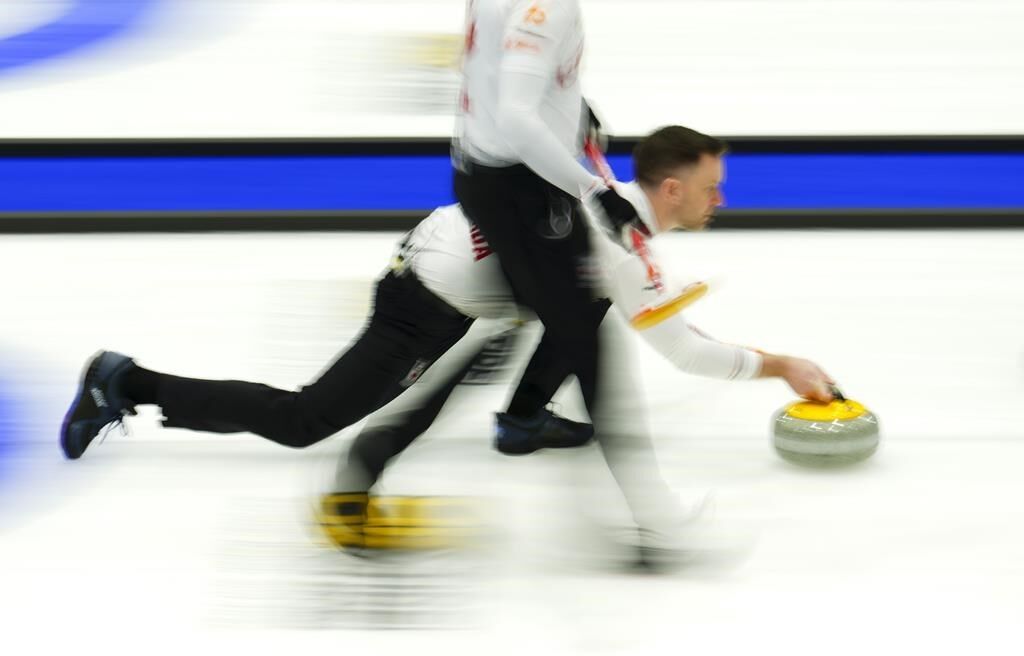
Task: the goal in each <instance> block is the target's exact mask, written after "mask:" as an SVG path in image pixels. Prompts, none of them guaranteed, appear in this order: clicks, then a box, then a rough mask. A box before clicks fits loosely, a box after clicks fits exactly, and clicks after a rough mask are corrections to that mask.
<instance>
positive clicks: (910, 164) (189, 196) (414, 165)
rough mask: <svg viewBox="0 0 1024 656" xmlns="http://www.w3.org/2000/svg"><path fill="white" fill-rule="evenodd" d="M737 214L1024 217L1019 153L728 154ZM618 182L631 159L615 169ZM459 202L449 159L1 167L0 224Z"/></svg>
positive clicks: (107, 161)
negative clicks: (988, 212)
mask: <svg viewBox="0 0 1024 656" xmlns="http://www.w3.org/2000/svg"><path fill="white" fill-rule="evenodd" d="M727 162H728V165H727V178H726V183H725V195H726V199H727V202H728V204H727V207H729V208H732V209H739V210H773V209H774V210H786V209H799V208H814V209H849V210H858V209H958V208H964V209H1020V208H1024V153H1019V154H1017V153H1010V154H991V153H987V154H959V153H958V154H943V153H936V154H932V153H927V154H845V155H837V154H790V155H785V154H733V155H730V156H729V158H728V160H727ZM612 165H613V167H614V168H615V169H616V171H617V173H618V175H619V177H620V178H622V179H628V178H629V177H631V166H630V162H629V158H628V156H618V157H613V158H612ZM451 202H453V200H452V193H451V169H450V164H449V162H448V158H447V157H445V156H441V155H422V156H393V155H389V156H341V155H339V156H315V157H309V156H306V157H292V156H288V157H285V156H258V157H256V156H246V157H234V156H233V157H223V156H222V157H214V156H203V157H177V156H176V157H82V158H54V157H24V158H17V157H11V158H0V213H4V212H6V213H12V212H76V211H82V212H106V211H110V212H132V211H139V212H144V211H177V212H203V211H233V210H235V211H261V210H262V211H288V210H296V211H317V210H321V211H346V210H347V211H353V210H354V211H361V210H385V211H406V210H414V211H419V210H429V209H432V208H434V207H437V206H438V205H444V204H447V203H451Z"/></svg>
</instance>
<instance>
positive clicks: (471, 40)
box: [466, 21, 476, 55]
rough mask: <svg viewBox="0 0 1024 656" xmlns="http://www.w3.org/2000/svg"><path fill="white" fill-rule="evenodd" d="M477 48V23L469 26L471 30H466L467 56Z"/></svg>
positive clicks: (474, 22)
mask: <svg viewBox="0 0 1024 656" xmlns="http://www.w3.org/2000/svg"><path fill="white" fill-rule="evenodd" d="M475 47H476V21H473V22H472V23H470V24H469V29H468V30H466V54H467V55H469V54H472V52H473V48H475Z"/></svg>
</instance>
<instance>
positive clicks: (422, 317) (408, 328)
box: [158, 274, 472, 447]
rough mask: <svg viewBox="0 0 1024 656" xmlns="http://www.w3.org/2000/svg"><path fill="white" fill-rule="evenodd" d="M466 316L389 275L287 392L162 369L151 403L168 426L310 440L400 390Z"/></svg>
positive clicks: (464, 326) (449, 341) (295, 442)
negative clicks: (302, 381) (327, 354)
mask: <svg viewBox="0 0 1024 656" xmlns="http://www.w3.org/2000/svg"><path fill="white" fill-rule="evenodd" d="M471 323H472V320H471V319H469V318H467V317H465V316H463V315H461V314H458V313H457V312H455V311H454V310H453V309H451V308H449V307H447V306H445V305H444V304H443V303H442V302H441V301H440V300H439V299H437V298H436V297H433V296H432V295H430V293H429V292H427V291H426V290H425V289H424V288H423V287H422V285H420V283H419V282H418V281H416V280H415V279H414V278H411V277H404V278H399V277H396V276H395V275H393V274H388V276H386V277H385V278H384V279H382V280H381V281H380V283H379V284H378V286H377V295H376V304H375V308H374V313H373V316H372V317H371V318H370V321H369V323H368V325H367V326H366V328H365V329H364V331H363V333H362V335H361V336H360V337H359V339H358V340H357V341H356V342H355V343H354V344H353V345H352V346H351V347H350V348H349V349H348V350H347V351H345V352H344V353H343V354H342V355H341V356H340V357H339V358H338V359H337V360H336V361H335V362H334V364H332V365H331V366H330V367H329V368H328V369H327V370H326V371H325V372H324V373H323V375H321V376H320V378H319V379H318V380H317V381H316V382H314V383H313V384H311V385H309V386H307V387H304V388H302V389H301V390H299V391H297V392H290V391H285V390H279V389H275V388H273V387H269V386H267V385H261V384H257V383H249V382H244V381H209V380H198V379H192V378H180V377H177V376H167V375H163V376H161V380H160V384H159V388H158V404H159V405H160V406H161V408H162V409H163V412H164V415H165V417H166V418H167V419H166V421H165V422H164V423H165V425H166V426H169V427H178V428H188V429H191V430H202V431H209V432H216V433H236V432H251V433H256V434H257V435H261V436H263V437H265V438H267V439H269V440H272V441H274V442H277V443H278V444H283V445H285V446H291V447H305V446H309V445H311V444H314V443H316V442H318V441H320V440H322V439H324V438H326V437H329V436H330V435H333V434H334V433H336V432H338V431H340V430H341V429H343V428H345V427H346V426H349V425H351V424H353V423H355V422H357V421H359V420H361V419H362V418H364V417H365V416H366V415H368V414H370V413H371V412H373V411H374V410H377V409H378V408H380V407H382V406H383V405H385V404H386V403H388V402H389V401H391V400H392V399H394V398H395V397H396V396H398V395H399V394H401V393H402V392H403V391H404V390H405V389H406V388H408V387H409V385H411V384H412V383H414V382H415V381H416V380H417V379H418V377H419V375H420V374H422V372H423V371H424V370H425V369H426V368H427V367H428V366H429V365H430V364H431V363H432V362H433V361H434V360H436V359H437V358H438V357H440V355H441V354H443V353H444V352H445V351H447V350H448V349H449V348H450V347H451V346H452V345H453V344H454V343H455V342H457V341H458V340H459V339H460V338H461V337H462V336H463V335H464V334H465V333H466V330H468V328H469V326H470V324H471Z"/></svg>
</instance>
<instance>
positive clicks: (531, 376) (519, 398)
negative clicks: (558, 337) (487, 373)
mask: <svg viewBox="0 0 1024 656" xmlns="http://www.w3.org/2000/svg"><path fill="white" fill-rule="evenodd" d="M609 307H611V302H610V301H608V300H607V299H602V300H600V301H595V302H594V303H593V306H592V315H591V320H592V321H593V322H594V325H595V326H597V325H600V324H601V321H602V320H604V315H605V314H607V312H608V308H609ZM570 375H572V365H571V364H570V363H569V361H568V360H567V359H566V358H565V357H564V356H563V355H562V354H561V352H560V351H559V350H558V347H557V346H556V345H555V342H554V340H552V339H551V338H550V337H549V333H548V332H547V331H544V335H543V336H542V337H541V340H540V343H538V344H537V348H536V350H534V352H533V356H531V358H530V362H529V363H528V364H527V365H526V371H525V372H523V377H522V379H520V381H519V386H518V387H517V388H516V391H515V394H513V396H512V400H511V401H510V402H509V405H508V413H509V414H510V415H514V416H517V417H532V416H534V415H535V414H537V412H538V411H540V409H541V408H543V407H544V406H546V405H547V404H548V403H549V402H550V401H551V398H552V397H553V396H554V395H555V393H556V392H558V388H560V387H561V386H562V383H564V382H565V380H566V379H567V378H568V377H569V376H570Z"/></svg>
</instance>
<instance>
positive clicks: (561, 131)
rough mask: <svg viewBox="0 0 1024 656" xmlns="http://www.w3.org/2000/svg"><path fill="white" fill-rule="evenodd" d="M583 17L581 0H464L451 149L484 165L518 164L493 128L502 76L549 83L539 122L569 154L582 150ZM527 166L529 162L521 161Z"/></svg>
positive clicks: (516, 155)
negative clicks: (519, 75)
mask: <svg viewBox="0 0 1024 656" xmlns="http://www.w3.org/2000/svg"><path fill="white" fill-rule="evenodd" d="M582 58H583V21H582V17H581V14H580V6H579V0H468V3H467V17H466V48H465V54H464V60H463V88H462V92H461V94H460V98H459V106H458V108H457V110H456V111H457V122H456V128H455V135H456V137H455V139H456V144H455V146H456V149H457V150H458V151H460V153H459V154H460V155H461V156H466V157H469V158H470V159H472V160H473V161H476V162H478V163H480V164H484V165H486V166H508V165H511V164H518V163H520V162H522V161H523V159H522V157H521V154H520V153H518V152H517V150H516V148H515V147H514V145H513V144H510V142H509V140H508V134H507V132H506V131H503V130H501V129H499V126H498V117H499V102H510V101H511V100H514V99H508V98H506V99H502V98H500V94H499V89H500V80H501V75H500V74H501V73H502V72H505V73H509V72H518V73H527V74H531V75H536V76H538V77H543V78H544V79H546V80H548V84H547V87H546V90H545V92H544V95H543V98H542V101H541V105H540V107H539V109H538V114H539V118H540V121H541V122H542V123H543V125H544V126H546V127H547V128H548V129H549V130H550V131H551V133H552V135H553V136H554V137H555V139H557V141H558V142H559V144H561V145H562V146H563V147H564V148H565V151H566V152H567V153H570V154H572V155H574V156H577V157H578V156H579V154H580V146H581V143H580V123H581V119H582V107H583V94H582V91H581V89H580V82H579V72H580V63H581V61H582ZM527 163H529V162H527Z"/></svg>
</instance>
